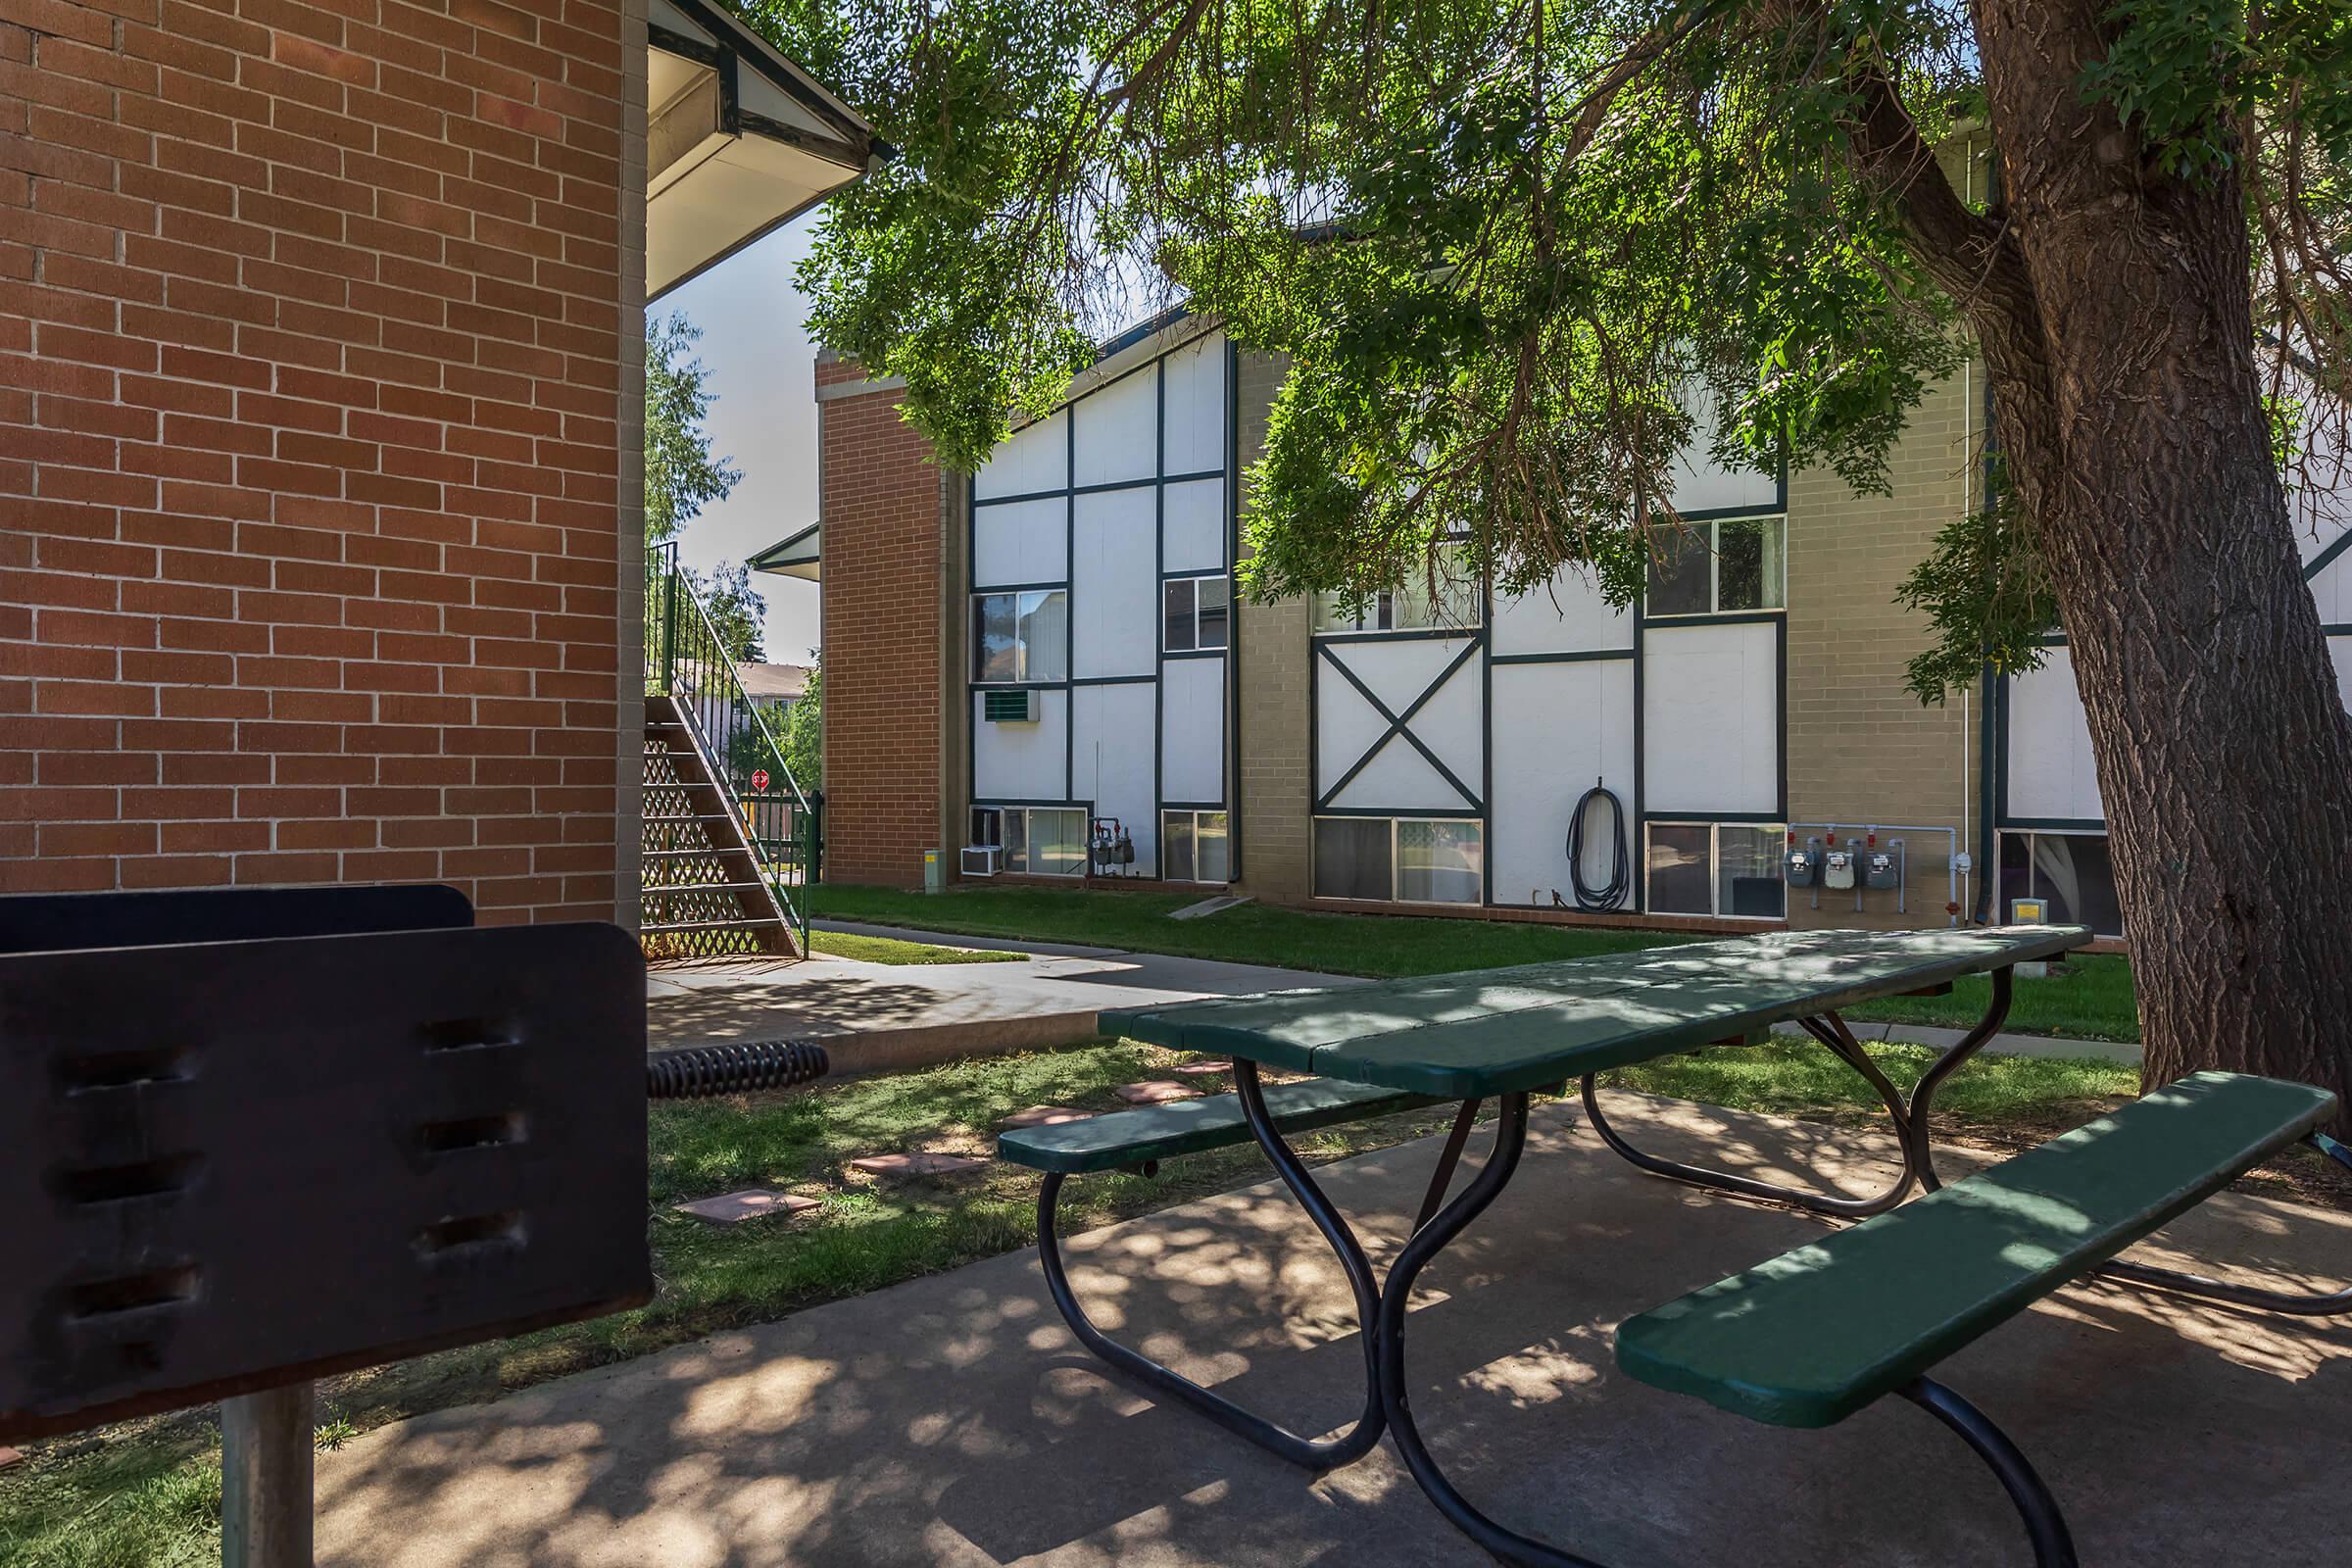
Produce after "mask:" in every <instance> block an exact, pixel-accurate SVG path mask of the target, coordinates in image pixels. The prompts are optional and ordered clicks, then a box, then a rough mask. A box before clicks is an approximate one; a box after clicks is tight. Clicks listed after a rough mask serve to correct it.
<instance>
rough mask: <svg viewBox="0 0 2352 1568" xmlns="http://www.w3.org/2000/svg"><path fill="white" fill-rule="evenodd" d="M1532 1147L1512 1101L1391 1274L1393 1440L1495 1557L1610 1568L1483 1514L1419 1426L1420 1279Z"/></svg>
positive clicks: (1550, 1566)
mask: <svg viewBox="0 0 2352 1568" xmlns="http://www.w3.org/2000/svg"><path fill="white" fill-rule="evenodd" d="M1526 1149H1527V1096H1525V1095H1505V1096H1503V1097H1502V1101H1501V1105H1500V1109H1499V1111H1498V1113H1497V1114H1496V1116H1495V1152H1494V1153H1493V1154H1491V1155H1489V1156H1488V1158H1487V1162H1486V1164H1485V1165H1484V1166H1483V1167H1482V1168H1481V1169H1480V1170H1479V1173H1478V1174H1477V1175H1476V1176H1475V1177H1473V1178H1472V1179H1471V1182H1470V1185H1469V1186H1467V1187H1465V1188H1463V1189H1462V1193H1461V1196H1460V1197H1458V1198H1456V1199H1454V1201H1452V1202H1450V1203H1448V1204H1446V1206H1445V1207H1444V1208H1443V1209H1441V1210H1439V1212H1438V1213H1437V1215H1436V1216H1435V1217H1434V1218H1432V1219H1431V1220H1430V1221H1429V1223H1427V1224H1426V1225H1423V1226H1422V1227H1421V1228H1420V1229H1418V1230H1416V1231H1415V1232H1414V1233H1413V1235H1412V1239H1411V1240H1410V1241H1408V1242H1406V1243H1405V1244H1404V1250H1403V1251H1402V1252H1400V1253H1398V1254H1397V1261H1396V1262H1395V1263H1394V1264H1393V1265H1391V1267H1390V1269H1389V1277H1388V1281H1387V1283H1386V1284H1385V1285H1384V1286H1383V1287H1382V1289H1381V1299H1380V1333H1379V1350H1380V1397H1381V1404H1382V1408H1383V1409H1385V1410H1386V1411H1387V1413H1388V1418H1389V1436H1390V1438H1391V1439H1392V1440H1394V1441H1395V1443H1396V1445H1397V1452H1398V1453H1399V1454H1400V1455H1402V1456H1403V1458H1404V1467H1405V1468H1406V1469H1407V1470H1409V1471H1411V1472H1412V1477H1413V1480H1414V1481H1415V1482H1416V1483H1418V1484H1419V1486H1420V1488H1421V1490H1422V1492H1423V1493H1425V1494H1426V1495H1428V1497H1429V1500H1430V1501H1431V1502H1434V1503H1436V1504H1437V1506H1438V1511H1439V1512H1440V1513H1443V1514H1444V1515H1445V1516H1446V1518H1447V1519H1448V1520H1449V1521H1451V1522H1452V1524H1453V1526H1454V1528H1455V1529H1457V1530H1459V1531H1461V1532H1462V1534H1464V1535H1466V1536H1468V1537H1469V1538H1470V1539H1471V1540H1472V1541H1474V1542H1476V1543H1477V1544H1479V1545H1480V1546H1482V1547H1484V1548H1485V1549H1486V1550H1487V1551H1488V1552H1490V1553H1492V1554H1493V1555H1494V1556H1495V1557H1496V1558H1498V1559H1500V1560H1501V1561H1503V1562H1506V1563H1511V1564H1514V1565H1517V1568H1603V1565H1602V1564H1599V1563H1596V1562H1594V1561H1593V1559H1592V1558H1590V1557H1580V1556H1578V1555H1576V1554H1575V1553H1574V1552H1571V1551H1564V1550H1562V1549H1561V1548H1559V1547H1557V1546H1552V1545H1547V1544H1544V1542H1541V1541H1538V1540H1536V1539H1535V1538H1533V1537H1532V1536H1523V1535H1520V1534H1519V1533H1518V1532H1516V1531H1513V1530H1507V1529H1505V1528H1504V1527H1503V1526H1501V1525H1499V1524H1497V1523H1495V1521H1494V1520H1493V1519H1490V1518H1489V1517H1487V1516H1486V1515H1485V1514H1483V1513H1481V1512H1480V1511H1479V1510H1478V1507H1477V1505H1476V1504H1474V1503H1472V1502H1471V1501H1470V1499H1469V1498H1468V1497H1465V1496H1463V1495H1462V1494H1461V1491H1460V1490H1459V1489H1458V1488H1456V1487H1455V1486H1454V1484H1453V1483H1452V1482H1451V1481H1449V1480H1447V1479H1446V1472H1445V1471H1444V1470H1442V1469H1441V1468H1439V1465H1438V1461H1437V1459H1436V1457H1435V1456H1434V1455H1432V1454H1431V1453H1430V1451H1429V1446H1428V1445H1426V1444H1425V1443H1423V1442H1422V1441H1421V1431H1420V1428H1419V1427H1417V1426H1415V1425H1414V1423H1413V1412H1412V1405H1411V1398H1410V1397H1409V1395H1408V1393H1407V1389H1408V1386H1409V1385H1408V1381H1407V1378H1406V1374H1405V1369H1404V1327H1405V1310H1406V1307H1407V1306H1408V1304H1409V1303H1410V1300H1411V1297H1412V1293H1413V1281H1414V1280H1415V1279H1416V1278H1418V1277H1419V1276H1420V1273H1421V1270H1422V1269H1423V1268H1425V1267H1427V1266H1428V1264H1429V1262H1430V1260H1431V1259H1432V1258H1435V1257H1436V1256H1437V1255H1438V1254H1439V1253H1440V1252H1442V1251H1444V1250H1446V1245H1447V1244H1448V1243H1450V1242H1451V1241H1452V1240H1453V1239H1454V1238H1455V1237H1456V1236H1459V1235H1460V1234H1461V1233H1462V1232H1463V1231H1464V1230H1466V1229H1468V1228H1469V1225H1470V1222H1471V1221H1472V1220H1475V1219H1477V1218H1478V1216H1479V1215H1480V1214H1482V1213H1484V1212H1485V1211H1486V1208H1487V1205H1488V1204H1490V1203H1492V1202H1494V1201H1495V1199H1496V1198H1497V1197H1498V1196H1500V1194H1501V1192H1502V1190H1503V1188H1504V1187H1506V1186H1508V1185H1509V1184H1510V1180H1511V1176H1512V1174H1513V1173H1514V1172H1515V1171H1517V1170H1518V1168H1519V1156H1520V1155H1521V1154H1522V1153H1524V1152H1526Z"/></svg>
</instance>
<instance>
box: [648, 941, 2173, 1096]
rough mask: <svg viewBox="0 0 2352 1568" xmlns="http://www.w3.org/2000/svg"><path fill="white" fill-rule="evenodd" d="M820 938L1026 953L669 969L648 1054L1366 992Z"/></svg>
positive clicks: (1930, 1030) (2026, 1042)
mask: <svg viewBox="0 0 2352 1568" xmlns="http://www.w3.org/2000/svg"><path fill="white" fill-rule="evenodd" d="M816 929H818V930H820V931H844V932H850V933H853V934H856V935H858V936H873V937H888V938H892V939H894V940H897V941H901V942H931V943H938V944H940V945H942V946H945V947H951V948H984V949H989V950H992V951H995V952H1000V953H1019V954H1023V955H1026V956H1027V958H1026V961H1024V962H1020V963H956V964H950V963H932V964H886V963H865V962H860V961H858V960H857V959H852V958H834V957H827V956H823V955H821V954H820V955H818V956H815V957H811V958H807V959H780V958H714V959H704V960H700V961H696V962H691V963H663V964H660V965H658V966H656V967H655V968H653V969H652V970H651V971H649V973H648V975H647V980H646V1013H647V1024H648V1035H649V1038H650V1040H651V1041H652V1043H653V1045H654V1046H655V1047H656V1048H657V1049H668V1048H671V1047H677V1046H699V1045H708V1044H712V1043H715V1042H719V1041H727V1040H776V1039H782V1038H786V1037H796V1038H797V1037H801V1036H809V1037H826V1038H828V1039H838V1040H839V1041H840V1043H839V1044H838V1045H836V1046H834V1047H833V1054H834V1056H835V1058H836V1063H835V1069H834V1070H835V1071H836V1072H875V1071H882V1070H886V1069H893V1068H905V1067H917V1066H927V1065H930V1064H931V1063H934V1062H940V1061H947V1060H952V1059H954V1058H955V1057H957V1056H969V1055H985V1054H991V1053H995V1052H1007V1051H1041V1050H1047V1049H1050V1048H1052V1047H1054V1046H1067V1045H1075V1044H1077V1043H1079V1042H1081V1041H1086V1040H1092V1039H1094V1038H1095V1037H1096V1036H1097V1035H1099V1034H1101V1033H1102V1032H1103V1031H1102V1028H1101V1026H1100V1024H1099V1023H1098V1021H1097V1020H1098V1015H1099V1014H1100V1013H1101V1012H1102V1011H1103V1009H1104V1008H1107V1007H1134V1006H1143V1005H1150V1004H1152V1003H1165V1002H1194V1001H1198V1000H1200V999H1201V998H1203V997H1237V996H1249V995H1251V994H1253V993H1256V992H1260V991H1295V990H1299V989H1317V990H1321V989H1327V988H1330V987H1335V986H1354V985H1362V984H1364V983H1365V982H1364V981H1363V980H1362V979H1361V978H1359V977H1357V976H1354V975H1340V974H1317V973H1315V972H1313V971H1311V970H1305V969H1278V968H1274V967H1271V966H1270V965H1265V964H1254V963H1228V962H1224V961H1222V960H1219V959H1214V958H1181V957H1175V956H1170V955H1167V954H1153V953H1127V952H1123V951H1121V950H1120V949H1117V948H1087V947H1076V946H1072V945H1070V944H1067V943H1056V942H1030V941H1027V940H1024V939H1018V938H1011V937H978V936H959V935H956V934H955V933H953V932H946V931H921V930H912V929H908V928H905V927H901V926H887V925H862V924H858V923H856V922H853V921H846V920H819V921H817V922H816ZM1853 1030H1854V1033H1855V1034H1856V1035H1857V1036H1858V1037H1860V1038H1861V1039H1864V1040H1871V1041H1877V1040H1902V1041H1911V1042H1914V1043H1916V1044H1919V1045H1925V1046H1933V1047H1935V1048H1936V1049H1938V1050H1941V1049H1943V1048H1945V1047H1948V1046H1951V1045H1953V1044H1954V1043H1956V1042H1957V1041H1958V1040H1959V1039H1960V1037H1961V1034H1962V1031H1961V1030H1958V1029H1939V1028H1936V1027H1934V1026H1932V1025H1928V1024H1909V1023H1892V1024H1890V1023H1868V1022H1861V1021H1857V1022H1855V1023H1854V1024H1853ZM1779 1032H1780V1033H1783V1034H1789V1035H1796V1036H1800V1037H1801V1036H1802V1034H1803V1031H1802V1030H1800V1029H1798V1028H1797V1027H1796V1025H1794V1024H1783V1025H1781V1026H1780V1029H1779ZM1985 1050H1986V1051H1987V1052H1989V1053H1991V1054H1995V1055H2012V1054H2014V1055H2031V1056H2061V1057H2076V1056H2096V1057H2103V1058H2105V1059H2108V1060H2112V1061H2126V1062H2132V1061H2137V1060H2138V1059H2139V1048H2138V1047H2137V1046H2132V1045H2119V1044H2114V1043H2111V1042H2108V1041H2101V1040H2066V1039H2059V1038H2056V1037H2053V1036H2045V1035H2025V1034H1998V1035H1995V1036H1993V1038H1992V1040H1991V1041H1990V1042H1989V1043H1988V1044H1987V1045H1986V1046H1985Z"/></svg>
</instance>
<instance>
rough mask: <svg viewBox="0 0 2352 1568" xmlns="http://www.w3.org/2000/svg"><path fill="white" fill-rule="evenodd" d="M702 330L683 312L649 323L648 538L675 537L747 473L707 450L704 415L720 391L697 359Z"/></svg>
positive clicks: (657, 540) (652, 540) (655, 540)
mask: <svg viewBox="0 0 2352 1568" xmlns="http://www.w3.org/2000/svg"><path fill="white" fill-rule="evenodd" d="M702 335H703V329H702V328H701V327H699V326H696V325H695V324H694V323H693V322H692V321H689V320H688V319H686V318H685V317H684V316H676V315H673V316H670V317H668V318H666V319H654V320H650V321H648V322H647V323H646V327H645V542H646V543H647V544H649V545H658V544H662V543H663V542H664V541H666V540H669V539H673V538H675V537H676V536H677V535H678V534H679V532H681V531H682V530H683V529H684V528H685V526H686V525H687V524H688V523H690V522H692V521H693V520H694V519H695V517H696V516H697V515H700V514H701V512H702V510H703V508H705V507H706V506H709V505H710V504H711V502H713V501H724V500H725V499H726V498H727V492H728V491H730V490H733V489H734V488H735V486H736V483H737V482H738V481H739V480H741V479H742V478H743V474H742V473H741V472H740V471H739V470H738V469H737V468H736V467H735V466H734V464H733V462H732V460H730V459H727V458H714V457H712V456H711V437H710V436H709V435H708V434H707V433H706V432H705V431H704V429H703V418H704V417H705V416H706V415H708V414H709V413H710V412H711V404H712V403H714V402H716V401H717V398H716V396H715V395H714V394H713V393H712V392H711V390H710V389H709V387H708V386H706V385H705V382H706V381H707V380H708V379H709V375H710V372H709V371H707V370H705V369H704V368H703V362H702V361H700V360H698V359H695V358H693V357H692V351H693V348H694V345H695V344H696V343H697V342H698V341H700V340H701V338H702Z"/></svg>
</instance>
